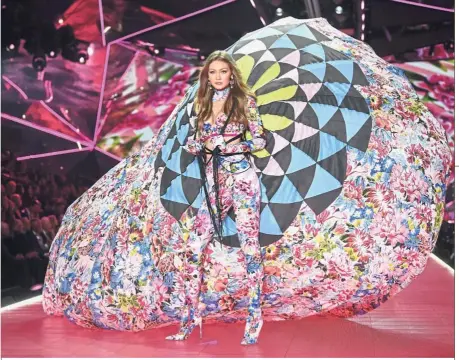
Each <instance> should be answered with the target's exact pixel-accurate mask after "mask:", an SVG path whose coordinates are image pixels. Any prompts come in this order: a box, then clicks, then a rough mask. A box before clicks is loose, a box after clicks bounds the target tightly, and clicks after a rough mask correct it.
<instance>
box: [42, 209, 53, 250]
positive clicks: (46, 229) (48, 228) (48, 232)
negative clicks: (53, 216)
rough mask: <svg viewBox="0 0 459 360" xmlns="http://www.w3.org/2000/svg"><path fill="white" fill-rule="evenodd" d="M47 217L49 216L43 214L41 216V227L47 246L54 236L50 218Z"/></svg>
mask: <svg viewBox="0 0 459 360" xmlns="http://www.w3.org/2000/svg"><path fill="white" fill-rule="evenodd" d="M49 218H50V217H49V216H44V217H42V218H41V227H42V228H43V235H44V236H45V237H46V242H47V243H48V246H51V243H52V242H53V240H54V237H55V236H56V232H55V231H54V227H53V225H52V224H51V220H50V219H49Z"/></svg>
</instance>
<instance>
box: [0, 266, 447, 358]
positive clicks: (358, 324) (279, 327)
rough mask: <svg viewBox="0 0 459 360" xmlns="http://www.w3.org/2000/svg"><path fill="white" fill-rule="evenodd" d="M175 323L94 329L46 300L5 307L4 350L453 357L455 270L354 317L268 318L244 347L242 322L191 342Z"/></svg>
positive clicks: (20, 353) (440, 271)
mask: <svg viewBox="0 0 459 360" xmlns="http://www.w3.org/2000/svg"><path fill="white" fill-rule="evenodd" d="M175 330H176V327H167V328H161V329H154V330H149V331H144V332H140V333H126V332H115V331H108V330H88V329H83V328H80V327H77V326H76V325H73V324H71V323H70V322H69V321H68V320H66V319H64V318H56V317H49V316H46V315H45V314H44V313H43V310H42V307H41V304H40V303H35V304H29V305H26V306H22V307H19V308H16V309H11V310H8V309H6V310H3V311H2V349H1V356H2V357H378V358H381V357H454V274H453V272H452V270H450V269H448V268H445V267H444V265H441V264H440V263H439V262H438V260H436V259H434V258H432V259H430V260H429V263H428V265H427V268H426V270H425V271H424V273H423V274H422V275H421V276H420V277H419V278H418V279H416V280H415V281H414V282H413V283H412V284H411V285H410V286H409V287H408V288H407V289H406V290H405V291H403V292H402V293H400V294H398V295H397V296H395V297H394V298H393V299H392V300H390V301H388V302H387V303H386V304H384V305H382V306H381V307H380V308H379V309H376V310H375V311H373V312H371V313H370V314H367V315H364V316H360V317H356V318H353V319H350V320H345V319H336V318H324V317H310V318H306V319H304V320H298V321H283V322H269V323H265V325H264V327H263V330H262V332H261V335H260V339H259V343H258V344H257V345H254V346H250V347H243V346H240V345H239V342H240V340H241V337H242V333H243V324H212V325H207V326H206V324H204V328H203V339H202V340H200V339H199V337H198V331H196V333H194V334H193V335H192V336H191V337H190V339H188V340H187V341H186V342H170V341H165V340H164V337H165V336H166V335H169V334H171V333H173V332H174V331H175Z"/></svg>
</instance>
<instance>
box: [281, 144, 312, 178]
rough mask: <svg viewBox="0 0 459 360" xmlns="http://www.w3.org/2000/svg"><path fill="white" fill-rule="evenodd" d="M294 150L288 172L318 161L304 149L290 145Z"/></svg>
mask: <svg viewBox="0 0 459 360" xmlns="http://www.w3.org/2000/svg"><path fill="white" fill-rule="evenodd" d="M290 149H291V150H292V159H291V160H290V165H289V167H288V169H287V172H286V173H287V174H291V173H294V172H297V171H299V170H303V169H306V168H307V167H308V166H311V165H314V164H315V163H316V162H315V161H314V160H313V159H312V158H311V157H310V156H309V155H308V154H306V153H305V152H304V151H302V150H300V149H298V148H297V147H296V146H294V145H290Z"/></svg>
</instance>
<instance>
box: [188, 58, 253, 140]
mask: <svg viewBox="0 0 459 360" xmlns="http://www.w3.org/2000/svg"><path fill="white" fill-rule="evenodd" d="M217 60H220V61H224V62H226V63H227V64H228V66H229V68H230V71H231V74H232V75H233V82H234V84H233V87H232V88H231V89H230V93H229V96H228V98H227V99H226V101H225V104H224V106H223V111H224V112H225V114H229V112H230V110H231V107H232V106H233V104H234V105H235V106H234V110H233V115H232V117H231V119H230V121H235V122H240V123H243V124H244V126H245V127H246V128H247V127H248V121H247V97H248V96H251V97H253V98H255V99H256V97H255V94H254V93H253V92H252V91H251V90H250V88H249V87H248V86H247V84H246V83H245V82H244V80H243V79H242V74H241V71H240V70H239V69H238V67H237V65H236V63H235V62H234V60H233V58H232V57H231V56H229V54H228V53H227V52H226V51H221V50H218V51H214V52H213V53H212V54H210V55H209V56H208V57H207V59H206V62H205V64H204V66H203V68H202V69H201V72H200V74H199V90H198V96H197V97H196V100H195V106H196V113H197V117H198V119H197V130H198V131H199V130H200V129H201V128H202V124H203V123H204V121H205V120H206V119H208V118H209V117H210V116H211V114H212V96H213V94H214V89H213V88H212V87H210V86H209V67H210V64H211V63H212V62H214V61H217Z"/></svg>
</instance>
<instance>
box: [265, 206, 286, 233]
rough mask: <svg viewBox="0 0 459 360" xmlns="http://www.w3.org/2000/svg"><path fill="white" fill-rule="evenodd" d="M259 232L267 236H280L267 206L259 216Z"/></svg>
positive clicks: (279, 230) (278, 228) (274, 219)
mask: <svg viewBox="0 0 459 360" xmlns="http://www.w3.org/2000/svg"><path fill="white" fill-rule="evenodd" d="M260 232H261V233H263V234H268V235H282V230H281V229H280V227H279V225H278V224H277V220H276V218H275V217H274V215H273V213H272V212H271V209H270V208H269V206H265V208H264V209H263V211H262V212H261V215H260Z"/></svg>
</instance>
